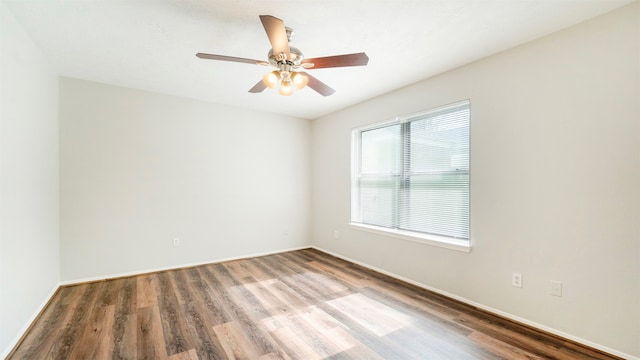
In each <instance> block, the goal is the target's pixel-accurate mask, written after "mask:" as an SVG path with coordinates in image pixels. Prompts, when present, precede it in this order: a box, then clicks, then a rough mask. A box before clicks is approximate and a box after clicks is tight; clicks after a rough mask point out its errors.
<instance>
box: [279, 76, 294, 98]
mask: <svg viewBox="0 0 640 360" xmlns="http://www.w3.org/2000/svg"><path fill="white" fill-rule="evenodd" d="M279 93H280V95H282V96H291V95H292V94H293V87H292V86H291V80H282V84H280V91H279Z"/></svg>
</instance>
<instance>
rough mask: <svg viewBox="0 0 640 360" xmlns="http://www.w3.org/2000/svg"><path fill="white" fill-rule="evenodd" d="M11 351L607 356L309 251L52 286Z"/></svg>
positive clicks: (51, 355)
mask: <svg viewBox="0 0 640 360" xmlns="http://www.w3.org/2000/svg"><path fill="white" fill-rule="evenodd" d="M9 359H167V360H195V359H263V360H271V359H305V360H307V359H456V360H458V359H616V357H613V356H609V355H607V354H603V353H601V352H598V351H596V350H593V349H589V348H586V347H583V346H580V345H578V344H575V343H573V342H570V341H567V340H564V339H561V338H558V337H555V336H552V335H549V334H545V333H542V332H539V331H536V330H534V329H531V328H529V327H525V326H522V325H519V324H516V323H513V322H510V321H508V320H506V319H503V318H499V317H496V316H493V315H491V314H488V313H486V312H484V311H481V310H478V309H475V308H473V307H470V306H468V305H464V304H462V303H459V302H457V301H454V300H451V299H448V298H445V297H443V296H441V295H437V294H434V293H431V292H429V291H427V290H424V289H421V288H418V287H415V286H412V285H410V284H406V283H404V282H401V281H398V280H395V279H393V278H390V277H388V276H385V275H382V274H380V273H377V272H374V271H371V270H368V269H366V268H363V267H361V266H358V265H355V264H352V263H349V262H346V261H344V260H341V259H338V258H335V257H333V256H330V255H327V254H325V253H322V252H320V251H317V250H313V249H306V250H300V251H293V252H287V253H282V254H277V255H269V256H264V257H258V258H250V259H245V260H236V261H229V262H224V263H218V264H210V265H204V266H198V267H192V268H185V269H179V270H172V271H163V272H158V273H152V274H145V275H139V276H135V277H128V278H120V279H114V280H107V281H101V282H94V283H87V284H81V285H73V286H65V287H61V288H60V289H59V291H58V292H57V293H56V295H55V296H54V297H53V298H52V300H51V302H50V303H49V305H48V306H47V307H46V308H45V310H44V311H43V312H42V314H41V315H40V317H39V318H38V320H37V321H36V322H35V323H34V324H33V326H32V327H31V329H30V331H29V332H28V333H27V334H26V335H25V337H24V339H23V341H22V342H21V344H20V345H19V346H18V347H17V348H16V349H14V351H13V353H12V354H11V355H10V356H9Z"/></svg>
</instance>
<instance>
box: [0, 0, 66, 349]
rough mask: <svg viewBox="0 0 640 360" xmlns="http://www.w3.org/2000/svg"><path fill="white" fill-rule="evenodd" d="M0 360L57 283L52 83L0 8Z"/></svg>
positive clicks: (49, 74)
mask: <svg viewBox="0 0 640 360" xmlns="http://www.w3.org/2000/svg"><path fill="white" fill-rule="evenodd" d="M0 34H1V36H2V37H1V40H0V44H1V49H0V61H1V63H0V89H1V90H0V91H1V93H0V324H1V325H0V357H2V358H4V356H5V355H6V353H7V352H8V351H10V350H11V348H12V347H13V345H14V344H15V343H16V341H17V340H18V337H19V336H20V335H21V334H22V331H23V330H24V329H26V327H27V326H28V325H29V323H30V322H31V320H32V319H33V318H34V316H35V315H36V314H37V313H38V311H39V310H40V309H41V308H42V306H43V305H44V304H45V302H46V301H47V300H48V298H49V296H50V295H51V294H52V292H53V291H54V290H55V289H56V288H57V286H58V282H59V281H60V271H59V266H60V262H59V261H60V256H59V241H58V77H57V75H56V74H55V73H54V72H53V71H52V70H51V68H50V67H49V65H48V64H47V62H46V60H45V59H44V57H43V55H42V53H41V52H40V51H39V49H38V48H37V47H36V45H35V44H34V43H33V42H32V41H31V39H30V38H29V37H28V36H27V34H25V33H24V31H23V30H22V28H21V26H20V25H19V24H18V22H17V21H16V19H15V18H14V17H13V14H11V12H10V11H9V10H8V9H7V8H6V7H5V4H4V3H0Z"/></svg>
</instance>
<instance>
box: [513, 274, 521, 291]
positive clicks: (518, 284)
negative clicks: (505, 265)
mask: <svg viewBox="0 0 640 360" xmlns="http://www.w3.org/2000/svg"><path fill="white" fill-rule="evenodd" d="M511 285H513V286H515V287H519V288H521V287H522V274H518V273H513V274H511Z"/></svg>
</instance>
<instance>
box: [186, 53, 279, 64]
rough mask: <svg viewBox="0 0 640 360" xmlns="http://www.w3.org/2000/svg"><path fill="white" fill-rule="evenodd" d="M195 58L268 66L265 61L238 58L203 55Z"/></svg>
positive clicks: (199, 54) (198, 54)
mask: <svg viewBox="0 0 640 360" xmlns="http://www.w3.org/2000/svg"><path fill="white" fill-rule="evenodd" d="M196 56H197V57H199V58H200V59H209V60H221V61H231V62H239V63H245V64H256V65H269V63H268V62H266V61H262V60H254V59H247V58H240V57H235V56H225V55H215V54H205V53H197V54H196Z"/></svg>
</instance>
